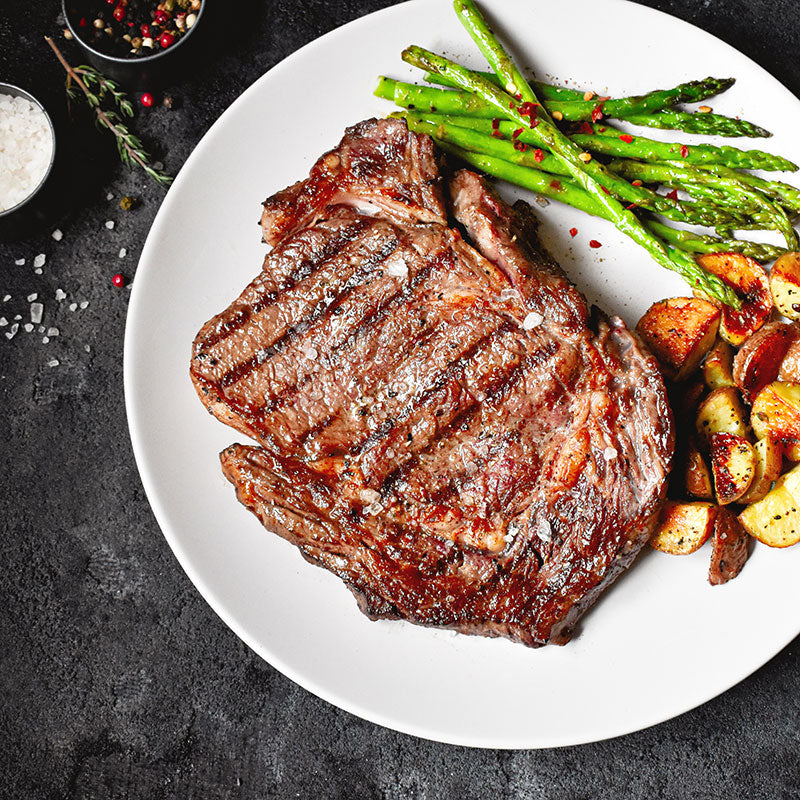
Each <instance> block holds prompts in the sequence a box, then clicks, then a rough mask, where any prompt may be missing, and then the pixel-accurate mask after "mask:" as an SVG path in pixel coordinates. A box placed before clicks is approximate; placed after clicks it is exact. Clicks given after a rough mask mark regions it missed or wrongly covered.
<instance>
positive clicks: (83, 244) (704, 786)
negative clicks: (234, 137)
mask: <svg viewBox="0 0 800 800" xmlns="http://www.w3.org/2000/svg"><path fill="white" fill-rule="evenodd" d="M386 4H387V3H385V2H381V0H335V1H334V2H323V1H322V0H307V2H305V3H303V5H302V10H301V8H300V6H299V5H298V4H295V3H293V2H280V1H276V2H266V3H260V2H257V0H243V1H242V2H239V3H222V4H219V5H220V6H224V9H221V11H222V13H220V14H219V16H218V19H217V22H216V27H215V31H216V34H217V37H218V41H217V46H216V48H215V50H214V57H213V58H208V59H207V61H206V63H205V64H204V65H203V66H202V67H199V68H197V70H196V71H195V73H194V74H193V75H192V76H191V78H190V79H188V80H186V81H184V82H182V83H181V84H180V85H176V86H174V87H172V88H173V94H174V96H175V98H176V100H177V101H178V102H177V103H176V106H177V107H176V108H174V109H173V110H171V111H167V110H164V109H160V108H159V109H153V110H151V111H147V112H143V113H142V112H140V113H138V114H137V119H136V121H135V127H136V129H137V130H138V131H140V132H141V134H142V135H143V137H144V138H145V139H146V140H147V141H150V142H156V143H160V144H161V145H164V146H165V151H164V152H163V153H157V155H158V157H160V158H163V160H164V162H165V164H166V168H167V169H168V170H170V171H172V172H175V171H176V170H177V169H178V168H179V167H180V165H181V164H182V163H183V161H184V160H185V159H186V157H187V156H188V155H189V153H190V152H191V150H192V148H193V147H194V146H195V144H196V143H197V141H198V139H199V138H200V137H201V136H202V134H203V133H204V132H205V131H206V130H207V129H208V127H209V126H210V125H211V124H212V123H213V122H214V120H215V119H216V118H217V117H218V116H219V114H220V113H221V112H222V111H223V110H224V109H225V108H226V107H227V106H228V105H229V103H230V102H231V101H232V100H233V99H234V98H236V97H237V96H238V95H239V94H240V93H241V92H242V91H243V90H244V89H245V88H246V87H247V86H248V85H249V84H251V83H252V82H253V81H254V80H256V78H258V77H259V76H260V75H261V74H263V73H264V72H265V71H266V70H267V69H269V68H270V67H271V66H272V65H274V64H275V63H276V62H278V61H279V60H281V59H282V58H283V57H285V56H286V55H288V54H289V53H291V52H292V51H294V50H295V49H297V48H298V47H300V46H301V45H303V44H305V43H307V42H309V41H311V40H313V39H314V38H316V37H317V36H319V35H321V34H323V33H325V32H326V31H328V30H329V29H331V28H333V27H335V26H337V25H340V24H342V23H345V22H347V21H349V20H351V19H354V18H356V17H359V16H361V15H363V14H365V13H367V12H369V11H373V10H375V9H378V8H380V7H382V6H384V5H386ZM647 5H650V6H653V7H656V8H660V9H662V10H664V11H667V12H670V13H672V14H675V15H677V16H679V17H682V18H683V19H687V20H689V21H691V22H694V23H695V24H697V25H699V26H701V27H703V28H705V29H706V30H709V31H711V32H712V33H714V34H716V35H717V36H719V37H720V38H722V39H724V40H726V41H728V42H730V43H731V44H733V45H734V46H736V47H738V48H739V49H740V50H743V51H744V52H745V53H747V54H748V55H750V56H751V57H753V58H754V59H755V60H756V61H757V62H759V63H760V64H762V65H763V66H764V67H766V68H767V69H768V70H769V71H770V72H771V73H772V74H773V75H775V76H776V77H777V78H778V79H779V80H781V81H782V82H783V83H785V84H786V85H787V86H789V87H790V88H791V89H793V90H795V91H797V90H798V89H800V60H798V59H797V58H795V57H794V53H795V52H796V50H795V48H796V47H797V45H798V44H799V43H800V16H798V15H797V13H796V11H797V9H796V2H795V0H702V2H695V0H648V2H647ZM59 7H60V5H59V4H57V3H56V2H54V0H47V1H46V2H42V3H28V2H22V0H4V2H3V9H2V12H3V13H2V14H0V79H3V80H7V81H11V82H16V83H19V84H21V85H23V86H25V87H27V88H28V89H29V90H31V91H32V92H33V93H34V94H36V95H38V96H40V97H42V98H43V99H45V100H47V101H49V102H51V103H53V104H56V105H57V104H59V103H60V100H61V98H60V93H61V85H62V80H63V76H62V74H61V72H60V68H59V66H58V65H57V63H56V62H55V60H54V59H53V58H52V57H51V55H50V53H49V51H48V50H47V48H46V46H45V45H44V43H43V42H42V38H41V37H42V35H43V34H45V33H52V34H53V35H58V33H59V28H60V26H59V22H58V11H59ZM251 19H252V21H250V20H251ZM243 20H246V21H243ZM60 41H62V43H63V44H64V48H65V52H66V54H67V55H68V56H69V57H70V58H72V59H74V60H75V61H80V60H81V59H78V57H77V54H76V51H75V47H74V44H73V45H70V44H69V43H64V42H63V40H60ZM598 61H599V62H601V61H602V54H601V51H598ZM76 129H77V130H83V129H81V128H79V127H78V128H76ZM61 133H62V134H63V136H64V141H67V140H68V134H67V133H66V132H64V131H63V130H62V131H61ZM79 138H80V137H79ZM60 141H62V140H60ZM91 147H92V148H94V147H99V145H97V144H96V142H95V143H93V144H92V145H91ZM98 154H99V157H98V158H94V156H95V155H98ZM90 155H91V156H92V157H91V158H89V159H84V161H83V162H80V161H78V162H77V163H83V164H85V165H86V173H85V175H86V176H87V177H86V178H85V179H83V178H82V179H81V180H76V181H74V182H73V183H72V185H71V186H70V188H69V192H68V195H69V197H70V198H71V199H72V200H73V202H72V206H73V207H72V210H71V212H70V214H69V215H68V216H67V217H66V218H65V219H62V220H61V221H59V222H58V225H59V227H60V228H61V229H62V230H63V232H64V238H63V240H62V241H60V242H55V241H54V240H53V239H52V238H51V237H50V235H49V230H48V231H45V232H44V233H42V234H41V235H38V236H33V237H31V238H30V239H28V240H27V241H24V242H18V243H15V244H11V245H0V316H6V317H7V318H8V319H9V321H11V322H13V316H14V314H17V313H19V314H23V315H25V314H26V312H27V306H28V303H27V301H26V299H25V298H26V296H27V295H28V294H29V293H31V292H34V291H36V292H38V293H39V296H40V299H42V300H43V302H44V305H45V319H44V322H45V324H46V325H47V326H56V327H58V328H59V330H60V335H59V336H58V337H54V338H52V340H51V341H50V343H49V344H47V345H44V344H42V342H41V334H38V335H37V334H36V333H31V334H25V333H23V332H22V331H20V333H18V334H17V336H16V338H15V339H14V340H12V341H7V340H6V339H5V337H4V336H3V335H2V331H4V330H7V328H5V329H0V398H1V399H0V443H2V444H1V445H0V452H2V456H3V457H2V459H0V487H2V488H0V520H1V521H2V522H1V523H0V524H1V525H2V531H3V537H2V555H1V556H0V558H2V562H1V563H2V570H3V572H2V578H0V608H2V612H0V686H1V687H2V691H1V692H0V742H2V746H0V774H2V776H3V780H2V781H0V796H1V797H3V798H6V797H7V798H68V797H70V798H71V797H76V798H98V799H99V798H148V800H150V799H151V798H162V797H164V798H167V797H169V798H257V797H258V798H273V797H276V798H282V797H315V798H316V797H320V798H321V797H326V798H405V797H419V798H459V800H467V798H486V797H518V798H537V799H538V798H553V799H554V800H555V798H559V799H561V798H576V800H577V798H595V797H627V798H648V799H650V798H656V797H657V798H716V797H730V798H739V797H742V798H745V797H746V798H756V797H758V798H762V797H763V798H789V797H800V788H798V786H799V785H800V768H798V761H797V752H798V748H799V747H800V725H799V724H798V721H799V714H798V712H799V710H800V642H798V640H795V641H794V642H792V643H791V644H790V645H789V646H788V647H787V648H786V649H785V650H784V651H783V652H781V653H780V654H779V655H778V656H776V657H775V658H774V659H772V661H770V662H769V663H768V664H767V665H766V666H765V667H764V668H762V669H761V670H759V671H758V672H757V673H756V674H755V675H753V676H752V677H750V678H748V679H747V680H745V681H743V682H742V683H741V684H740V685H738V686H736V687H735V688H734V689H732V690H730V691H729V692H727V693H726V694H724V695H723V696H722V697H719V698H717V699H715V700H713V701H711V702H709V703H707V704H706V705H704V706H702V707H701V708H699V709H697V710H695V711H692V712H690V713H687V714H684V715H683V716H681V717H679V718H677V719H674V720H672V721H670V722H667V723H664V724H662V725H659V726H657V727H655V728H652V729H649V730H645V731H642V732H639V733H636V734H633V735H630V736H626V737H623V738H620V739H616V740H612V741H608V742H601V743H598V744H592V745H587V746H582V747H575V748H565V749H560V750H548V751H539V752H536V751H532V752H504V751H477V750H468V749H463V748H458V747H450V746H446V745H441V744H435V743H431V742H426V741H422V740H418V739H414V738H411V737H408V736H404V735H400V734H397V733H394V732H392V731H389V730H385V729H383V728H379V727H376V726H375V725H372V724H370V723H368V722H364V721H362V720H359V719H357V718H355V717H353V716H350V715H349V714H347V713H344V712H342V711H339V710H338V709H336V708H334V707H332V706H330V705H328V704H327V703H324V702H322V701H321V700H318V699H317V698H315V697H313V696H312V695H310V694H308V693H307V692H305V691H304V690H302V689H300V688H298V687H297V686H295V685H294V684H293V683H291V682H290V681H289V680H287V679H286V678H284V677H283V676H282V675H280V674H279V673H278V672H276V671H275V670H274V669H272V668H271V667H270V666H269V665H268V664H266V663H264V662H263V661H261V660H260V659H259V658H257V657H256V656H255V655H254V654H253V653H251V652H250V651H249V650H248V649H247V648H246V647H245V646H244V645H243V644H242V643H241V642H240V641H239V640H238V639H237V638H236V637H235V636H234V635H233V633H231V632H230V631H229V630H228V629H227V628H226V627H225V626H224V625H223V624H222V623H221V622H220V620H219V619H217V618H216V616H215V615H214V614H213V612H212V611H211V610H210V609H209V607H208V606H207V605H206V603H205V602H204V600H203V599H202V598H201V597H200V595H199V594H198V592H197V591H196V590H195V589H194V587H193V586H192V585H191V583H190V582H189V580H188V579H187V578H186V576H185V575H184V574H183V572H182V570H181V569H180V567H179V566H178V564H177V562H176V561H175V559H174V557H173V556H172V554H171V552H170V551H169V549H168V547H167V544H166V542H165V540H164V539H163V537H162V536H161V534H160V532H159V529H158V527H157V525H156V523H155V520H154V519H153V516H152V514H151V512H150V508H149V506H148V503H147V499H146V498H145V496H144V493H143V490H142V487H141V484H140V482H139V478H138V475H137V471H136V466H135V464H134V460H133V455H132V453H131V448H130V444H129V441H128V436H127V426H126V419H125V409H124V402H123V394H122V342H123V331H124V325H125V313H126V307H127V301H128V289H122V290H120V289H115V288H114V287H113V286H112V285H111V282H110V277H111V275H112V274H113V273H115V272H117V271H118V270H120V269H121V270H122V271H123V272H124V273H125V274H126V275H127V276H128V277H129V278H133V276H134V274H135V267H136V262H137V259H138V256H139V253H140V251H141V247H142V243H143V241H144V238H145V235H146V233H147V231H148V229H149V227H150V224H151V222H152V220H153V217H154V216H155V214H156V211H157V210H158V206H159V203H160V201H161V199H162V197H163V192H162V190H160V189H159V188H158V187H156V186H154V185H153V184H152V183H150V182H149V181H148V179H147V178H145V177H143V175H142V174H141V173H139V172H129V171H128V170H126V169H124V168H122V167H120V166H119V165H117V164H116V163H115V162H114V160H113V159H109V158H108V151H107V149H105V150H104V149H102V148H101V149H100V150H98V151H97V152H95V151H94V150H93V151H92V153H91V154H90ZM98 164H99V165H100V168H96V167H97V166H98ZM91 167H95V168H94V169H92V168H91ZM108 193H112V194H113V198H112V199H110V200H109V199H107V194H108ZM123 194H130V195H134V196H136V197H138V198H140V200H141V202H140V204H139V206H138V207H137V208H136V209H135V210H133V211H130V212H127V213H126V212H123V211H120V209H119V206H118V201H119V198H120V196H121V195H123ZM107 219H113V220H115V221H116V226H115V227H114V229H113V230H111V231H109V230H107V229H106V228H105V227H104V225H103V223H104V222H105V220H107ZM121 247H125V248H127V256H126V257H125V258H124V259H119V258H118V255H117V254H118V251H119V249H120V248H121ZM37 253H45V254H47V264H46V266H45V268H44V270H43V274H42V275H41V276H36V275H35V274H34V273H33V269H32V266H31V262H32V260H33V257H34V256H35V255H36V254H37ZM20 257H25V258H26V259H27V263H26V265H25V266H24V267H16V266H14V259H16V258H20ZM57 288H62V289H63V290H64V291H65V292H67V294H68V298H67V299H66V300H64V301H63V302H62V303H60V304H59V303H57V302H56V301H55V300H54V299H53V295H54V292H55V290H56V289H57ZM6 293H8V294H11V295H12V298H11V300H9V301H8V302H6V303H3V302H2V297H3V296H4V295H5V294H6ZM82 300H88V301H89V306H88V307H87V308H86V309H85V310H80V309H77V310H75V311H70V310H69V303H72V302H80V301H82ZM25 321H26V320H25V319H23V320H21V322H25ZM87 346H88V352H87V349H86V347H87ZM53 358H56V359H58V360H59V362H60V364H59V366H58V367H49V366H47V363H48V361H50V360H51V359H53ZM778 611H779V612H780V611H787V612H788V613H793V612H794V610H793V609H786V610H782V609H778ZM467 702H468V700H467Z"/></svg>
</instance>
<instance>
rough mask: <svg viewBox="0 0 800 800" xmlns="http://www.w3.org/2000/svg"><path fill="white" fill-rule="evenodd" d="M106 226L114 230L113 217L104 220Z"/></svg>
mask: <svg viewBox="0 0 800 800" xmlns="http://www.w3.org/2000/svg"><path fill="white" fill-rule="evenodd" d="M106 228H108V229H109V230H110V231H112V230H114V220H113V219H107V220H106Z"/></svg>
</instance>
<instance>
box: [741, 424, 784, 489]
mask: <svg viewBox="0 0 800 800" xmlns="http://www.w3.org/2000/svg"><path fill="white" fill-rule="evenodd" d="M753 453H754V454H755V457H756V471H755V474H754V475H753V480H752V481H751V482H750V486H749V487H748V489H747V491H746V492H745V493H744V494H743V495H742V496H741V497H740V498H739V502H740V503H755V502H756V501H757V500H761V499H762V498H763V497H764V496H765V495H766V494H767V492H768V491H769V490H770V489H771V488H772V484H773V483H774V482H775V481H776V480H778V478H779V477H780V474H781V467H782V466H783V447H781V445H780V443H779V442H777V441H776V440H775V439H773V438H772V437H771V436H765V437H764V438H763V439H759V440H758V441H757V442H756V443H755V444H754V445H753Z"/></svg>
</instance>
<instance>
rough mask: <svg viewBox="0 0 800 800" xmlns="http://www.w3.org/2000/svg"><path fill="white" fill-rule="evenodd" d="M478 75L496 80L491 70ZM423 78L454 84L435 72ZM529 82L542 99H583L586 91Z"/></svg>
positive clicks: (442, 84) (447, 84)
mask: <svg viewBox="0 0 800 800" xmlns="http://www.w3.org/2000/svg"><path fill="white" fill-rule="evenodd" d="M478 75H480V76H481V77H482V78H486V80H487V81H492V82H493V83H496V82H497V76H496V75H495V74H494V73H493V72H480V71H479V72H478ZM425 80H426V81H427V82H428V83H436V84H439V85H440V86H449V87H451V88H452V87H454V86H455V84H454V83H453V82H452V81H451V80H448V79H447V78H443V77H442V76H441V75H437V74H436V73H435V72H426V73H425ZM531 83H532V84H533V88H534V91H535V92H536V94H537V95H539V97H541V98H542V99H543V100H583V96H584V94H586V92H583V91H579V90H578V89H568V88H567V87H566V86H553V85H552V84H550V83H542V82H541V81H531Z"/></svg>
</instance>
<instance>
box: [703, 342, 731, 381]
mask: <svg viewBox="0 0 800 800" xmlns="http://www.w3.org/2000/svg"><path fill="white" fill-rule="evenodd" d="M703 380H704V382H705V384H706V386H708V388H709V389H722V388H724V387H725V386H734V385H735V384H734V382H733V348H732V347H731V346H730V345H729V344H728V343H727V342H723V341H722V340H720V341H718V342H717V343H716V344H715V345H714V346H713V347H712V348H711V350H709V351H708V355H707V356H706V360H705V361H704V362H703Z"/></svg>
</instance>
